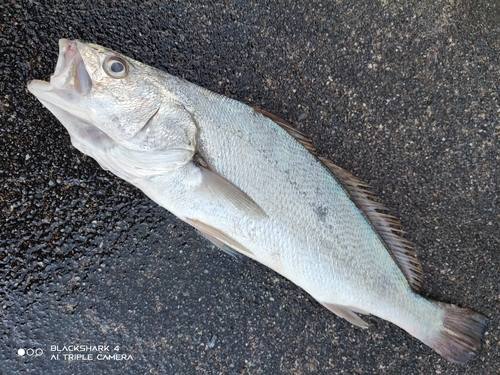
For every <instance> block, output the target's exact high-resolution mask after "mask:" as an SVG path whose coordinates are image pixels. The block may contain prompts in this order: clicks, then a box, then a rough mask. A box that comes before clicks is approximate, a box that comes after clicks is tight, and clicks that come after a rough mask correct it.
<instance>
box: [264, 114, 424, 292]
mask: <svg viewBox="0 0 500 375" xmlns="http://www.w3.org/2000/svg"><path fill="white" fill-rule="evenodd" d="M254 110H255V111H256V112H259V113H261V114H262V115H264V116H266V117H268V118H269V119H270V120H272V121H274V122H275V123H276V124H278V125H279V126H281V127H282V128H283V129H285V130H286V131H287V132H288V133H289V134H290V135H291V136H292V137H294V138H295V139H296V140H297V141H298V142H299V143H301V144H302V145H303V146H304V147H305V148H306V149H307V150H308V151H310V152H311V153H312V154H313V155H314V156H316V157H317V159H318V160H319V161H320V162H322V163H323V164H324V165H325V167H326V168H328V170H330V172H331V173H332V175H333V176H334V177H335V179H336V180H337V182H338V183H339V184H340V185H341V186H342V187H343V188H344V190H345V191H346V193H347V194H348V195H349V197H350V198H351V200H352V201H353V202H354V204H355V205H356V207H358V209H359V210H360V211H361V212H362V213H363V215H364V216H365V218H366V219H367V220H368V222H369V223H370V225H371V226H372V228H373V229H374V230H375V232H376V233H377V234H378V236H379V238H380V239H381V240H382V242H383V243H384V244H385V245H386V248H387V250H389V253H390V254H391V256H392V257H393V259H394V260H395V261H396V264H397V265H398V266H399V268H400V269H401V271H402V272H403V274H404V275H405V277H406V280H408V283H409V284H410V286H411V287H412V288H413V289H414V290H418V289H419V288H420V284H421V283H422V266H421V264H420V262H419V260H418V258H417V252H416V251H415V249H414V247H413V244H412V243H411V242H410V241H408V240H406V239H404V238H403V237H402V234H403V233H404V231H403V230H402V229H401V228H402V225H401V223H400V222H399V221H398V220H397V219H396V218H395V217H394V216H392V215H389V214H388V212H389V210H388V209H387V208H386V207H385V206H384V205H383V204H381V203H380V202H378V201H377V198H376V196H375V195H374V194H373V193H372V192H371V191H370V190H369V188H368V185H367V184H365V183H364V182H362V181H361V180H359V179H358V178H357V177H355V176H354V175H353V174H351V173H350V172H347V171H346V170H344V169H342V168H340V167H339V166H337V165H335V164H333V163H332V162H331V161H330V160H328V159H326V158H323V157H318V156H317V155H315V154H314V151H315V149H314V146H313V144H312V142H311V140H310V139H309V138H308V137H307V136H306V135H304V134H302V133H300V132H299V131H297V130H296V129H294V128H293V127H292V125H291V124H290V123H288V122H287V121H285V120H282V119H280V118H279V117H277V116H275V115H273V114H270V113H269V112H266V111H263V110H262V109H259V108H255V107H254Z"/></svg>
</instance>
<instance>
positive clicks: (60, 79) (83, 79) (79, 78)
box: [50, 39, 92, 95]
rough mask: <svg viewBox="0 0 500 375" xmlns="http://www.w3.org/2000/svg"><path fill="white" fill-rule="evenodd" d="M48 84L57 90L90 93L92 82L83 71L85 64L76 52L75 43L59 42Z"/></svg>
mask: <svg viewBox="0 0 500 375" xmlns="http://www.w3.org/2000/svg"><path fill="white" fill-rule="evenodd" d="M50 83H51V85H52V86H54V87H57V88H65V89H67V90H76V91H77V92H78V93H79V94H82V95H85V94H87V93H88V92H90V89H91V87H92V80H91V79H90V76H89V75H88V73H87V70H85V64H84V62H83V59H82V56H81V55H80V52H79V51H78V45H77V42H76V41H71V40H68V39H61V40H60V41H59V58H58V59H57V64H56V68H55V70H54V74H53V75H52V76H51V77H50Z"/></svg>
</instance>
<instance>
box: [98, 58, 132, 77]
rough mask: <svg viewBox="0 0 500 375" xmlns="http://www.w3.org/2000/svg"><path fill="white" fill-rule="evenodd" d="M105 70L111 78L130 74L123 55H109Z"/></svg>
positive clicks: (104, 66)
mask: <svg viewBox="0 0 500 375" xmlns="http://www.w3.org/2000/svg"><path fill="white" fill-rule="evenodd" d="M103 68H104V71H105V72H106V74H107V75H108V76H110V77H111V78H125V77H126V76H127V74H128V64H127V62H126V61H125V60H124V59H122V58H121V57H117V56H111V57H108V58H107V59H106V60H105V61H104V64H103Z"/></svg>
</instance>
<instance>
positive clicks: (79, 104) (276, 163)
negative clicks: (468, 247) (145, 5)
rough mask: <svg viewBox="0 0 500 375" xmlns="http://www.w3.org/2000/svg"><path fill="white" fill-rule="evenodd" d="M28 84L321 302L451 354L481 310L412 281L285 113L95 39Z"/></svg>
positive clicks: (348, 185)
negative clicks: (432, 294) (46, 78)
mask: <svg viewBox="0 0 500 375" xmlns="http://www.w3.org/2000/svg"><path fill="white" fill-rule="evenodd" d="M28 89H29V90H30V91H31V92H32V93H33V94H34V95H35V96H36V97H37V98H38V99H39V100H40V102H41V103H42V104H44V105H45V106H46V107H47V108H48V109H49V110H50V111H51V112H52V113H53V114H54V115H55V116H56V117H57V118H58V119H59V120H60V121H61V123H62V124H63V125H64V126H65V127H66V129H67V130H68V132H69V133H70V135H71V140H72V143H73V145H74V146H75V147H76V148H78V149H79V150H80V151H82V152H84V153H86V154H87V155H89V156H91V157H93V158H94V159H96V160H97V161H98V162H99V164H100V165H101V166H102V167H103V168H105V169H108V170H110V171H111V172H113V173H115V174H116V175H117V176H119V177H121V178H123V179H125V180H127V181H128V182H130V183H132V184H134V185H135V186H137V187H138V188H140V189H141V190H142V191H143V192H144V193H145V194H147V195H148V196H149V197H150V198H151V199H153V200H154V201H155V202H157V203H158V204H159V205H161V206H163V207H164V208H166V209H167V210H169V211H170V212H172V213H173V214H174V215H176V216H177V217H178V218H180V219H181V220H184V221H185V222H187V223H189V224H190V225H192V226H193V227H195V228H196V229H198V231H199V232H200V233H201V234H203V235H204V236H206V237H207V238H208V239H209V240H211V241H212V242H213V243H215V244H216V245H217V246H219V247H220V248H221V249H222V250H224V251H227V252H229V253H231V254H243V255H246V256H249V257H250V258H252V259H255V260H256V261H258V262H260V263H262V264H264V265H266V266H268V267H270V268H272V269H274V270H275V271H276V272H278V273H280V274H282V275H283V276H285V277H287V278H288V279H290V280H291V281H292V282H294V283H295V284H297V285H298V286H300V287H301V288H303V289H304V290H306V291H307V292H308V293H309V294H311V296H313V297H314V298H315V299H316V300H318V302H320V303H321V304H322V305H323V306H325V307H326V308H328V309H329V310H331V311H332V312H334V313H335V314H337V315H339V316H341V317H343V318H345V319H347V320H348V321H349V322H351V323H353V324H355V325H358V326H360V327H363V328H366V327H367V326H368V324H367V323H366V322H365V321H363V320H362V319H361V318H360V317H359V316H358V315H357V313H361V314H372V315H375V316H378V317H380V318H382V319H385V320H388V321H390V322H393V323H395V324H396V325H398V326H399V327H401V328H402V329H404V330H406V331H407V332H409V333H410V334H411V335H413V336H415V337H416V338H418V339H419V340H421V341H422V342H424V343H425V344H427V345H428V346H430V347H431V348H433V349H434V350H435V351H437V352H438V353H439V354H441V355H442V356H444V357H445V358H447V359H448V360H449V361H452V362H455V363H461V364H464V363H467V362H468V361H469V360H470V359H471V358H473V357H474V356H475V355H477V353H478V352H479V350H480V348H481V339H482V337H483V335H484V332H485V330H486V326H487V324H488V319H487V318H486V317H485V316H484V315H482V314H480V313H478V312H475V311H473V310H470V309H467V308H460V307H457V306H454V305H451V304H445V303H441V302H437V301H432V300H428V299H426V298H424V297H422V296H420V295H419V294H418V293H416V291H415V290H417V289H418V287H419V285H420V282H421V278H422V277H421V272H422V271H421V267H420V264H419V262H418V260H417V258H416V253H415V251H414V250H413V248H412V246H411V244H409V243H408V241H406V240H404V239H402V238H401V237H399V233H400V232H401V229H400V224H399V223H398V222H397V220H396V219H395V218H394V217H392V216H390V215H388V214H387V213H386V209H385V208H384V207H383V206H382V205H381V204H380V203H378V202H376V201H375V199H374V197H373V195H372V194H371V193H370V192H369V191H368V189H367V187H366V185H364V184H363V183H362V182H361V181H359V180H358V179H356V178H355V177H354V176H352V175H351V174H350V173H349V172H346V171H344V170H342V169H341V168H339V167H337V166H335V165H333V164H332V163H331V162H330V161H328V160H326V159H322V158H318V157H316V156H315V155H314V154H313V153H312V150H313V148H312V144H311V142H310V141H309V140H308V139H307V137H305V136H304V135H302V134H300V133H299V132H297V131H296V130H294V129H293V127H292V126H291V125H290V124H288V123H286V122H285V121H283V120H281V119H279V118H277V117H276V116H274V115H272V114H269V113H267V112H265V111H262V110H259V109H255V108H251V107H249V106H247V105H245V104H242V103H240V102H237V101H235V100H232V99H229V98H227V97H224V96H221V95H218V94H215V93H212V92H210V91H208V90H206V89H203V88H201V87H198V86H196V85H194V84H192V83H189V82H187V81H184V80H182V79H179V78H176V77H173V76H171V75H169V74H167V73H165V72H162V71H160V70H157V69H154V68H151V67H149V66H147V65H144V64H142V63H140V62H138V61H135V60H132V59H129V58H127V57H126V56H123V55H121V54H119V53H116V52H114V51H111V50H109V49H106V48H104V47H101V46H98V45H95V44H85V43H82V42H79V41H69V40H66V39H62V40H61V41H60V44H59V58H58V62H57V65H56V69H55V71H54V74H53V75H52V77H51V79H50V83H48V82H43V81H32V82H30V83H29V84H28Z"/></svg>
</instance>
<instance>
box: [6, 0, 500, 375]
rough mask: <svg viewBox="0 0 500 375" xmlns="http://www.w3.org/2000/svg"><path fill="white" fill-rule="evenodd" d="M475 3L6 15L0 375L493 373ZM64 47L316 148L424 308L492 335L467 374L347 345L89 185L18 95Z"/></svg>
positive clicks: (256, 278) (131, 201)
mask: <svg viewBox="0 0 500 375" xmlns="http://www.w3.org/2000/svg"><path fill="white" fill-rule="evenodd" d="M471 3H474V2H471V1H470V2H468V1H452V0H448V1H445V0H443V1H441V0H410V1H396V0H378V1H377V0H373V1H354V0H350V1H349V0H336V1H307V2H295V1H272V2H267V1H266V2H260V1H226V2H220V3H219V2H206V1H189V2H182V1H135V2H133V1H120V0H114V1H111V0H103V1H74V2H70V1H35V0H30V1H5V0H0V116H1V117H0V209H1V210H0V298H1V300H0V318H1V320H0V324H1V338H0V373H1V374H6V375H10V374H47V375H49V374H101V373H103V374H104V373H107V374H167V375H170V374H172V375H173V374H188V375H189V374H231V375H234V374H426V375H429V374H499V373H500V372H499V369H500V339H499V337H500V324H499V322H500V308H499V305H500V303H499V302H500V286H499V281H500V275H499V267H500V240H499V231H500V224H499V222H500V220H499V217H500V183H499V182H500V168H499V167H500V145H499V138H500V121H499V115H500V87H499V84H500V43H499V41H500V39H499V37H500V26H499V25H500V22H499V21H500V2H499V1H489V2H477V5H471ZM60 38H70V39H80V40H84V41H88V42H93V43H98V44H101V45H104V46H106V47H109V48H112V49H115V50H117V51H120V52H122V53H124V54H125V55H127V56H130V57H132V58H134V59H137V60H140V61H142V62H144V63H147V64H149V65H152V66H155V67H157V68H160V69H163V70H166V71H167V72H169V73H170V74H173V75H177V76H180V77H183V78H185V79H187V80H189V81H192V82H194V83H196V84H198V85H200V86H203V87H205V88H208V89H210V90H213V91H215V92H218V93H220V94H223V95H226V96H229V97H232V98H235V99H238V100H240V101H242V102H245V103H248V104H250V105H254V106H258V107H261V108H263V109H265V110H267V111H269V112H271V113H274V114H276V115H278V116H279V117H281V118H284V119H286V120H289V121H291V122H292V124H293V125H294V126H296V127H297V128H298V129H299V130H300V131H302V132H303V133H305V134H307V135H309V136H311V137H312V139H313V140H314V144H315V146H316V148H317V150H318V153H319V154H320V155H322V156H326V157H328V158H330V159H331V160H333V161H334V162H335V163H336V164H338V165H340V166H341V167H343V168H345V169H347V170H349V171H351V172H352V173H354V174H355V175H357V176H358V177H359V178H360V179H362V180H364V181H367V182H368V183H369V184H370V185H371V187H372V188H373V190H374V192H375V193H376V194H377V195H378V196H379V197H380V198H381V200H382V202H383V203H385V204H386V205H387V206H389V207H390V208H391V209H392V212H393V214H394V215H395V216H396V217H398V218H399V219H400V220H401V222H402V223H403V225H404V228H405V229H406V232H407V233H406V237H407V238H408V239H410V240H411V241H413V242H414V243H415V245H416V248H417V250H418V253H419V256H420V259H421V261H422V264H423V269H424V275H425V278H424V285H423V294H424V295H426V296H429V297H432V298H435V299H438V300H441V301H446V302H452V303H455V304H458V305H461V306H467V307H470V308H473V309H475V310H477V311H480V312H482V313H483V314H485V315H487V316H488V317H489V318H490V319H491V322H490V325H489V328H488V330H487V332H486V336H485V340H484V343H483V350H482V351H481V353H480V354H479V356H478V357H477V358H476V359H475V360H473V361H471V362H470V363H469V364H468V365H467V366H458V365H453V364H450V363H448V362H447V361H446V360H445V359H443V358H441V357H440V356H439V355H437V354H436V353H435V352H433V351H432V350H431V349H429V348H428V347H426V346H425V345H424V344H422V343H420V342H419V341H418V340H416V339H414V338H413V337H411V336H410V335H408V334H407V333H406V332H404V331H402V330H401V329H399V328H398V327H396V326H394V325H392V324H390V323H388V322H386V321H383V320H380V319H378V318H375V317H368V318H366V320H367V322H368V323H369V324H370V328H369V329H367V330H362V329H359V328H357V327H354V326H352V325H351V324H350V323H348V322H346V321H344V320H342V319H340V318H337V317H336V316H334V315H333V314H331V313H330V312H329V311H327V310H326V309H324V308H323V307H321V306H320V305H319V304H318V303H317V302H315V301H314V300H313V299H312V298H311V297H309V296H308V295H307V294H306V293H305V292H304V291H302V290H301V289H299V288H298V287H296V286H295V285H293V284H292V283H290V282H289V281H287V280H286V279H284V278H282V277H281V276H279V275H278V274H276V273H275V272H273V271H271V270H269V269H267V268H265V267H264V266H261V265H260V264H258V263H255V262H253V261H251V260H248V259H243V260H240V261H238V260H235V259H233V258H231V257H230V256H228V255H226V254H224V253H222V252H220V251H219V250H218V249H216V248H215V247H214V246H213V245H211V244H210V243H209V242H208V241H206V240H205V239H203V238H202V237H201V236H200V235H198V234H197V233H196V232H195V231H194V230H193V229H191V228H190V227H189V226H188V225H186V224H184V223H182V222H180V221H179V220H177V219H176V218H175V217H174V216H173V215H171V214H170V213H168V212H166V211H165V210H164V209H162V208H160V207H157V206H156V205H155V204H154V203H153V202H151V201H150V200H149V199H147V198H146V197H145V196H144V195H143V194H142V193H141V192H140V191H139V190H137V189H136V188H134V187H133V186H131V185H128V184H127V183H125V182H123V181H121V180H119V179H118V178H116V177H115V176H113V175H112V174H110V173H109V172H106V171H103V170H101V169H100V167H99V165H98V164H97V163H96V162H95V161H93V160H92V159H90V158H89V157H86V156H84V155H83V154H81V153H80V152H78V151H77V150H76V149H74V148H73V147H72V146H71V143H70V140H69V136H68V134H67V133H66V131H65V129H64V128H63V126H62V125H60V124H59V123H58V121H57V120H56V119H55V118H54V117H53V116H52V115H51V114H50V112H49V111H48V110H46V109H45V108H43V106H42V105H41V104H40V103H39V102H38V101H37V100H36V99H35V98H34V97H33V96H32V95H30V94H29V92H28V91H27V89H26V83H27V82H28V81H29V80H31V79H48V78H49V76H50V74H51V73H52V72H53V70H54V67H55V63H56V61H57V55H58V46H57V43H58V39H60ZM99 346H100V347H99ZM20 349H22V350H20ZM75 349H77V350H75ZM70 355H72V357H70ZM77 355H79V357H77Z"/></svg>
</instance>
